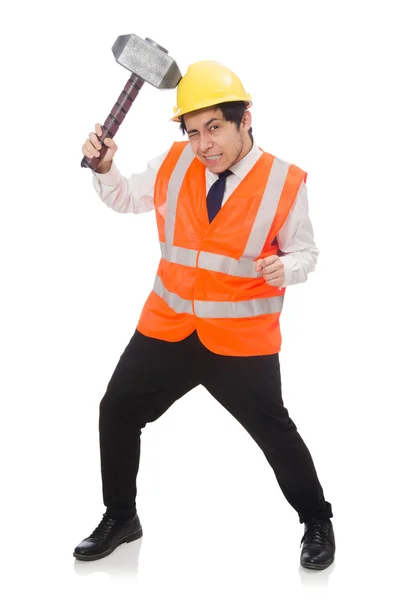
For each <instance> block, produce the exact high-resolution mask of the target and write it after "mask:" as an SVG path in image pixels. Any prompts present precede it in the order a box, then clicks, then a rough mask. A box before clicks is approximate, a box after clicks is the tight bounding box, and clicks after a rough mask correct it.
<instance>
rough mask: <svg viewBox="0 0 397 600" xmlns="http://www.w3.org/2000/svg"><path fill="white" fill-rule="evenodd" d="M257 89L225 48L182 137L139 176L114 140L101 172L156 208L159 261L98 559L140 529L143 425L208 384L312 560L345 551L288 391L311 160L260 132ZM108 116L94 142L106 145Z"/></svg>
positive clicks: (133, 347)
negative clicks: (283, 318)
mask: <svg viewBox="0 0 397 600" xmlns="http://www.w3.org/2000/svg"><path fill="white" fill-rule="evenodd" d="M250 106H251V98H250V96H249V94H247V93H246V91H245V89H244V87H243V85H242V83H241V81H240V80H239V79H238V78H237V76H236V75H235V74H234V73H233V72H232V71H230V70H229V69H227V68H226V67H224V66H223V65H221V64H219V63H216V62H213V61H202V62H198V63H195V64H193V65H191V66H190V67H189V69H188V71H187V73H186V75H185V76H184V77H183V78H182V79H181V81H180V83H179V85H178V88H177V107H176V108H175V109H174V116H173V118H172V120H173V121H176V122H177V123H179V125H180V128H181V129H182V131H183V132H184V133H186V134H187V137H188V141H183V142H176V143H174V144H173V145H172V147H171V148H170V150H169V151H167V152H166V153H165V154H164V155H162V156H160V157H157V158H155V159H153V160H152V161H150V162H149V163H148V169H147V170H146V171H145V172H144V173H141V174H139V175H132V176H131V177H129V178H126V177H123V176H122V175H121V174H120V172H119V171H118V169H117V167H116V165H115V162H114V155H115V153H116V151H117V145H116V143H115V142H114V140H112V139H109V138H107V139H105V140H104V144H105V145H106V146H107V147H108V150H107V152H106V154H105V156H104V157H103V159H102V160H101V162H100V163H99V166H98V167H97V170H96V172H95V173H94V175H93V183H94V187H95V189H96V191H97V192H98V194H99V196H100V198H101V199H102V201H103V202H104V203H105V204H106V205H107V206H108V207H109V208H111V209H113V210H116V211H118V212H122V213H124V212H125V213H136V214H137V213H142V212H146V211H149V210H153V209H154V211H155V215H156V220H157V226H158V233H159V241H160V248H161V255H162V257H161V260H160V264H159V267H158V271H157V275H156V277H155V282H154V288H153V291H152V292H151V293H150V295H149V297H148V299H147V301H146V303H145V305H144V308H143V311H142V314H141V316H140V319H139V322H138V324H137V328H136V331H135V332H134V334H133V336H132V338H131V341H130V342H129V344H128V345H127V347H126V348H125V350H124V353H123V354H122V356H121V357H120V360H119V362H118V364H117V366H116V369H115V371H114V373H113V375H112V377H111V379H110V382H109V384H108V387H107V390H106V393H105V395H104V397H103V399H102V402H101V404H100V417H99V432H100V453H101V472H102V483H103V500H104V505H105V507H106V511H105V513H104V515H103V518H102V520H101V521H100V523H99V525H98V527H97V528H96V529H95V530H94V531H93V532H92V534H91V535H90V536H89V537H88V538H85V539H84V540H83V541H82V542H81V543H80V544H79V545H78V546H77V547H76V548H75V550H74V556H75V557H76V558H77V559H80V560H96V559H99V558H102V557H104V556H107V555H108V554H110V553H111V552H112V551H113V550H114V549H115V548H116V547H117V546H119V545H120V544H121V543H123V542H130V541H132V540H136V539H138V538H139V537H141V535H142V528H141V525H140V522H139V518H138V515H137V512H136V504H135V501H136V491H137V490H136V478H137V473H138V467H139V456H140V436H141V430H142V428H143V427H145V425H146V424H147V423H148V422H153V421H155V420H156V419H158V418H159V417H160V416H161V415H162V414H163V413H164V412H165V411H166V410H167V409H168V408H169V407H170V406H171V405H172V404H173V403H174V402H175V401H176V400H177V399H178V398H181V397H182V396H183V395H184V394H186V393H187V392H189V391H190V390H192V389H193V388H195V387H196V386H198V385H200V384H201V385H203V386H204V387H205V388H206V389H207V390H208V391H209V393H210V394H211V395H212V396H213V397H214V398H215V399H216V400H218V402H220V403H221V404H222V405H223V406H224V407H225V408H226V410H228V411H229V412H230V413H231V414H232V415H233V416H234V417H235V418H236V419H237V420H238V421H239V422H240V423H241V425H242V426H243V427H244V428H245V429H246V430H247V432H248V433H249V434H250V435H251V436H252V438H253V439H254V440H255V441H256V443H257V444H258V445H259V447H260V448H261V450H262V451H263V453H264V455H265V457H266V459H267V460H268V462H269V463H270V465H271V467H272V469H273V471H274V473H275V476H276V479H277V481H278V483H279V485H280V488H281V490H282V492H283V494H284V496H285V498H286V499H287V501H288V502H289V503H290V505H291V506H292V507H293V508H294V509H295V510H296V511H297V513H298V516H299V520H300V522H301V523H302V524H304V535H303V538H302V541H301V546H302V550H301V564H302V565H303V566H304V567H308V568H313V569H324V568H326V567H328V566H329V565H330V564H331V563H332V562H333V560H334V555H335V539H334V533H333V527H332V523H331V517H332V516H333V515H332V508H331V504H330V503H329V502H327V501H326V500H325V498H324V495H323V490H322V487H321V485H320V482H319V480H318V477H317V473H316V470H315V467H314V464H313V461H312V458H311V455H310V453H309V450H308V449H307V447H306V445H305V444H304V442H303V440H302V438H301V437H300V435H299V433H298V432H297V428H296V426H295V424H294V422H293V421H292V420H291V418H290V417H289V414H288V411H287V409H286V408H285V406H284V404H283V399H282V394H281V380H280V365H279V351H280V346H281V336H280V326H279V318H280V313H281V309H282V304H283V298H284V294H285V289H286V287H287V286H288V285H293V284H297V283H302V282H304V281H305V280H306V279H307V276H308V273H309V272H311V271H313V270H314V268H315V264H316V260H317V255H318V250H317V248H316V245H315V243H314V240H313V229H312V225H311V222H310V220H309V216H308V203H307V190H306V183H305V182H306V173H305V172H304V171H303V170H301V169H300V168H298V167H297V166H295V165H292V164H289V163H287V162H285V161H282V160H280V159H278V158H276V157H274V156H273V155H271V154H269V153H267V152H263V151H262V150H260V149H259V147H258V146H257V145H256V144H255V142H254V138H253V133H252V127H251V119H252V117H251V113H250V111H249V110H248V109H249V108H250ZM101 133H102V129H101V126H100V125H98V124H97V125H96V127H95V133H94V132H92V133H90V134H89V137H88V139H87V140H86V141H85V143H84V145H83V148H82V149H83V154H84V155H85V156H87V157H88V158H92V157H98V156H99V152H98V151H99V150H100V148H101V144H100V142H99V141H98V138H99V137H100V136H101Z"/></svg>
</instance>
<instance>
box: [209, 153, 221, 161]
mask: <svg viewBox="0 0 397 600" xmlns="http://www.w3.org/2000/svg"><path fill="white" fill-rule="evenodd" d="M221 156H222V154H216V155H215V156H206V159H207V160H218V158H220V157H221Z"/></svg>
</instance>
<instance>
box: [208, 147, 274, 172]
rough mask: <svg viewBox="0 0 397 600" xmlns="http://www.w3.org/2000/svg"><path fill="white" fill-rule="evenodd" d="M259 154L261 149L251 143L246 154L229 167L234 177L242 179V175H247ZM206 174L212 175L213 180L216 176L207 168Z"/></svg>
mask: <svg viewBox="0 0 397 600" xmlns="http://www.w3.org/2000/svg"><path fill="white" fill-rule="evenodd" d="M261 154H262V151H261V150H260V149H259V147H258V146H257V145H256V144H253V146H252V148H251V150H250V151H249V152H248V154H246V155H245V156H244V158H242V159H241V160H239V161H238V163H236V164H235V165H233V166H232V167H230V169H229V170H230V171H231V172H232V173H233V175H236V177H238V178H239V179H244V177H245V176H246V175H248V173H249V171H251V169H252V167H253V166H254V164H255V163H256V161H257V160H258V159H259V158H260V156H261ZM207 175H210V176H212V178H213V179H214V180H215V179H216V178H217V175H216V174H214V173H212V172H211V171H209V170H208V169H207Z"/></svg>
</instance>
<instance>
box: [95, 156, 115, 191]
mask: <svg viewBox="0 0 397 600" xmlns="http://www.w3.org/2000/svg"><path fill="white" fill-rule="evenodd" d="M93 174H94V177H96V179H98V181H100V183H101V184H103V185H108V186H117V185H118V184H119V183H120V179H121V173H120V171H119V170H118V168H117V167H116V165H115V163H114V161H113V162H112V166H111V167H110V170H109V171H108V172H107V173H97V172H96V171H93Z"/></svg>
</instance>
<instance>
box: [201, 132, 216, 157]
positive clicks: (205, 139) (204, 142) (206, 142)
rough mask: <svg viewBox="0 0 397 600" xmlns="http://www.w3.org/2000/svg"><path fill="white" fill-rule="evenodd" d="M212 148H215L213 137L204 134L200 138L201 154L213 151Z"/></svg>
mask: <svg viewBox="0 0 397 600" xmlns="http://www.w3.org/2000/svg"><path fill="white" fill-rule="evenodd" d="M212 146H213V143H212V140H211V137H210V136H209V135H207V134H206V133H203V134H202V135H201V136H200V146H199V148H200V152H202V153H205V152H207V151H208V150H211V148H212Z"/></svg>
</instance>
